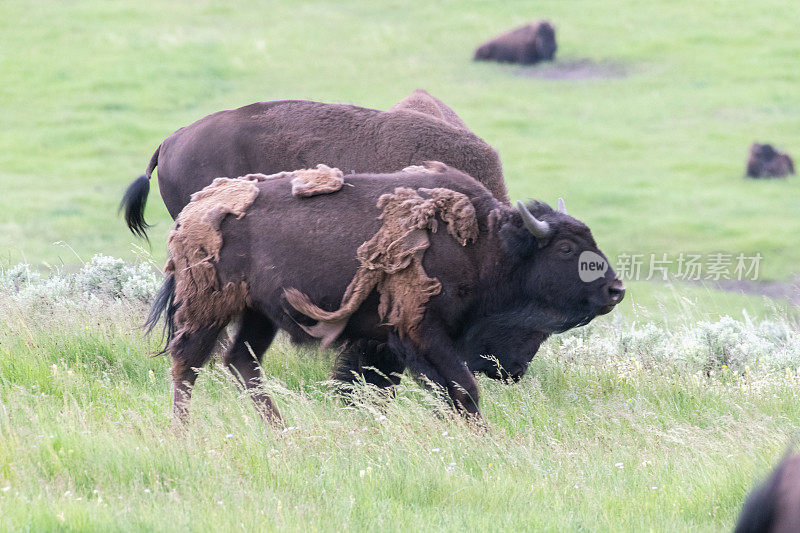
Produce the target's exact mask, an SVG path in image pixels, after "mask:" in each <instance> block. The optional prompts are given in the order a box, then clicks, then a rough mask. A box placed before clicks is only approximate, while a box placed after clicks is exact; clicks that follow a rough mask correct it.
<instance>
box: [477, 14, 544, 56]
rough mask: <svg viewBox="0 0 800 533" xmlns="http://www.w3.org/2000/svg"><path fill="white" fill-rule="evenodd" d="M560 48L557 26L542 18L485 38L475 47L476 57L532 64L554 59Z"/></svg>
mask: <svg viewBox="0 0 800 533" xmlns="http://www.w3.org/2000/svg"><path fill="white" fill-rule="evenodd" d="M557 48H558V47H557V45H556V30H555V28H554V27H553V25H552V24H550V23H549V22H547V21H546V20H540V21H537V22H533V23H531V24H526V25H525V26H522V27H520V28H516V29H514V30H511V31H509V32H506V33H504V34H502V35H498V36H497V37H495V38H494V39H491V40H490V41H486V42H485V43H483V44H482V45H480V46H479V47H478V48H477V49H476V50H475V56H474V59H475V61H499V62H501V63H521V64H523V65H532V64H534V63H538V62H540V61H552V60H553V58H554V57H555V55H556V49H557Z"/></svg>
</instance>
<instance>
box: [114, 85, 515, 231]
mask: <svg viewBox="0 0 800 533" xmlns="http://www.w3.org/2000/svg"><path fill="white" fill-rule="evenodd" d="M427 160H437V161H442V162H443V163H446V164H448V165H450V166H453V167H455V168H458V169H459V170H462V171H463V172H466V173H467V174H469V175H470V176H472V177H474V178H475V179H477V180H478V181H480V182H481V183H483V184H484V185H486V187H488V188H489V190H490V191H492V194H494V195H495V197H496V198H497V199H498V200H500V201H501V202H505V203H508V202H509V199H508V193H507V191H506V185H505V181H504V180H503V168H502V165H501V164H500V158H499V157H498V155H497V152H496V151H495V150H494V148H492V147H491V146H489V145H488V144H486V142H484V141H483V140H482V139H481V138H480V137H478V136H477V135H475V134H474V133H472V132H471V131H470V130H469V128H467V127H466V125H465V124H464V122H463V121H461V119H460V118H459V117H458V115H457V114H456V113H455V112H454V111H453V110H452V109H450V108H449V107H447V106H446V105H445V104H444V103H443V102H441V101H440V100H438V99H436V98H434V97H433V96H431V95H430V94H428V93H427V92H425V91H415V92H414V93H413V94H412V95H410V96H409V97H408V98H406V99H404V100H403V101H401V102H400V103H398V104H397V105H396V106H395V107H393V108H392V109H391V110H389V111H379V110H376V109H367V108H363V107H356V106H353V105H340V104H325V103H321V102H309V101H303V100H284V101H276V102H260V103H255V104H251V105H248V106H245V107H240V108H239V109H233V110H228V111H219V112H217V113H214V114H211V115H208V116H207V117H205V118H202V119H200V120H198V121H197V122H195V123H194V124H190V125H189V126H186V127H183V128H181V129H179V130H178V131H176V132H175V133H173V134H172V135H170V136H169V137H167V138H166V139H165V140H164V141H163V142H162V143H161V145H160V146H159V147H158V149H156V151H155V153H154V154H153V157H152V158H151V159H150V164H149V165H148V166H147V171H146V172H145V173H144V174H143V175H142V176H140V177H139V178H137V179H136V180H134V181H133V182H132V183H131V184H130V186H129V187H128V189H127V190H126V191H125V195H124V196H123V199H122V203H121V204H120V208H122V209H124V211H125V221H126V222H127V224H128V227H129V228H130V229H131V231H132V232H134V233H135V234H138V235H141V236H144V235H145V231H146V230H147V227H148V225H147V223H146V222H145V220H144V207H145V203H146V202H147V195H148V193H149V191H150V175H151V174H152V172H153V170H154V169H155V168H156V166H158V186H159V189H160V190H161V197H162V199H163V200H164V203H165V204H166V206H167V210H168V211H169V214H170V215H171V216H172V218H175V217H176V216H177V215H178V213H180V211H181V209H183V207H184V206H185V205H186V204H187V203H188V202H189V197H190V196H191V194H192V193H194V192H197V191H199V190H200V189H202V188H203V187H205V186H206V185H208V184H210V183H211V181H212V180H213V179H214V178H217V177H220V176H243V175H245V174H250V173H255V172H261V173H264V174H273V173H276V172H281V171H284V170H286V171H288V170H294V169H298V168H306V167H313V166H314V165H317V164H318V163H324V164H326V165H329V166H332V167H337V168H339V169H341V170H342V171H343V172H344V173H345V174H349V173H351V172H391V171H394V170H397V169H400V168H404V167H407V166H410V165H415V164H419V163H422V162H423V161H427Z"/></svg>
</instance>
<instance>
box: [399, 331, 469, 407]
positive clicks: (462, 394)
mask: <svg viewBox="0 0 800 533" xmlns="http://www.w3.org/2000/svg"><path fill="white" fill-rule="evenodd" d="M416 337H417V339H416V340H410V339H402V340H401V339H400V338H399V337H398V336H397V335H392V336H391V337H390V346H391V347H392V349H393V350H394V351H395V353H402V354H403V355H404V356H405V357H404V359H405V364H406V365H407V366H408V369H409V370H411V372H413V373H414V374H417V375H418V376H419V377H423V378H426V379H427V380H429V381H430V382H432V383H433V384H435V385H438V386H440V387H442V389H444V390H445V391H447V394H448V396H449V397H450V400H451V401H452V402H453V406H454V407H455V408H456V410H457V411H459V412H460V413H462V414H464V415H466V416H467V418H474V419H476V420H477V421H479V420H480V418H481V413H480V409H479V408H478V382H477V381H475V376H474V375H473V374H472V372H471V371H470V370H469V368H467V365H466V363H465V362H464V360H463V358H461V357H460V356H459V355H458V352H456V350H455V349H454V348H453V345H452V344H453V343H452V341H451V340H450V338H449V337H448V336H447V334H446V333H445V332H444V331H442V330H441V328H439V327H437V326H431V325H428V326H427V327H426V326H425V325H422V326H421V327H420V328H419V331H418V335H416Z"/></svg>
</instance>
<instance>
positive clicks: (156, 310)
mask: <svg viewBox="0 0 800 533" xmlns="http://www.w3.org/2000/svg"><path fill="white" fill-rule="evenodd" d="M177 309H178V306H177V305H175V274H170V275H169V276H167V279H165V280H164V284H163V285H162V286H161V289H160V290H159V291H158V294H157V295H156V299H155V301H154V302H153V306H152V307H151V308H150V313H148V315H147V321H146V322H145V323H144V327H145V329H146V330H147V334H148V335H150V333H152V331H153V329H155V327H156V324H158V321H159V319H160V318H161V315H165V316H164V329H163V331H162V333H161V338H162V340H164V348H163V349H162V350H161V351H160V352H158V355H161V354H163V353H166V352H167V349H168V348H169V343H170V341H172V338H173V337H174V336H175V311H176V310H177ZM164 337H166V339H165V338H164Z"/></svg>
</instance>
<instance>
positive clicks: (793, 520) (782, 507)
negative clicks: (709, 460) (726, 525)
mask: <svg viewBox="0 0 800 533" xmlns="http://www.w3.org/2000/svg"><path fill="white" fill-rule="evenodd" d="M797 531H800V455H793V456H790V455H786V456H785V457H784V458H783V460H782V461H781V462H780V464H778V466H777V467H776V468H775V470H774V471H773V473H772V475H771V476H770V477H769V479H767V480H766V481H765V482H764V483H763V484H762V485H761V486H759V487H757V488H755V489H754V490H753V491H752V492H751V493H750V495H749V496H748V497H747V501H745V503H744V506H743V507H742V513H741V514H740V515H739V520H738V522H737V523H736V529H734V533H770V532H772V533H790V532H797Z"/></svg>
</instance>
